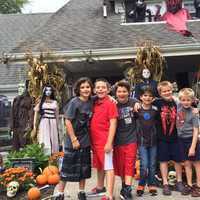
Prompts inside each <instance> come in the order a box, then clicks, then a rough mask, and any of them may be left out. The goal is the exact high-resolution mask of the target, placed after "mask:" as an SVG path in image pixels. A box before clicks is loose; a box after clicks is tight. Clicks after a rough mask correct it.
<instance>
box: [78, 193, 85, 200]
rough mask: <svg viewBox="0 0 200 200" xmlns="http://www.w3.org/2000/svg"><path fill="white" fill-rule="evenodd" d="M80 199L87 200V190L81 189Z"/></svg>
mask: <svg viewBox="0 0 200 200" xmlns="http://www.w3.org/2000/svg"><path fill="white" fill-rule="evenodd" d="M78 200H87V198H86V194H85V192H83V191H81V192H79V193H78Z"/></svg>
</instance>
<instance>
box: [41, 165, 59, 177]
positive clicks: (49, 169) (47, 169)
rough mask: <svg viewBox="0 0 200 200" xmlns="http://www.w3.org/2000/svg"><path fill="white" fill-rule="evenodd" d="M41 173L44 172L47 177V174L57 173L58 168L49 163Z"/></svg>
mask: <svg viewBox="0 0 200 200" xmlns="http://www.w3.org/2000/svg"><path fill="white" fill-rule="evenodd" d="M42 174H45V175H46V176H47V177H48V176H49V175H53V174H59V169H58V168H57V167H56V166H53V165H49V166H47V167H45V168H44V170H43V173H42Z"/></svg>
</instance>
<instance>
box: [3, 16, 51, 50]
mask: <svg viewBox="0 0 200 200" xmlns="http://www.w3.org/2000/svg"><path fill="white" fill-rule="evenodd" d="M50 16H51V14H50V13H46V14H44V13H40V14H0V27H1V29H0V38H1V40H0V53H2V52H6V53H8V52H10V51H11V50H12V49H13V48H14V47H16V46H17V45H19V43H21V42H22V41H24V40H26V39H27V38H28V37H29V36H30V35H31V34H33V32H35V31H36V30H37V29H38V28H41V26H42V25H44V24H45V23H46V21H47V20H48V19H49V17H50Z"/></svg>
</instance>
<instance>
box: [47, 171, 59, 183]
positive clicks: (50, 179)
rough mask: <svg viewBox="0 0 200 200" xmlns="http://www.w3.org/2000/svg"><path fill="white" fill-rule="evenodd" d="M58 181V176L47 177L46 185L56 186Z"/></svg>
mask: <svg viewBox="0 0 200 200" xmlns="http://www.w3.org/2000/svg"><path fill="white" fill-rule="evenodd" d="M59 181H60V176H59V175H58V174H53V175H49V177H48V184H50V185H56V184H58V183H59Z"/></svg>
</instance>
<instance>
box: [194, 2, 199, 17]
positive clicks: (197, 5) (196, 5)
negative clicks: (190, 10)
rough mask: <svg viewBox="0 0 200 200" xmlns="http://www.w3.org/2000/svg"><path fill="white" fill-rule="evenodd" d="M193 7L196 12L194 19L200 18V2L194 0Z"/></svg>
mask: <svg viewBox="0 0 200 200" xmlns="http://www.w3.org/2000/svg"><path fill="white" fill-rule="evenodd" d="M194 7H195V10H196V13H195V17H196V18H200V0H194Z"/></svg>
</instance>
